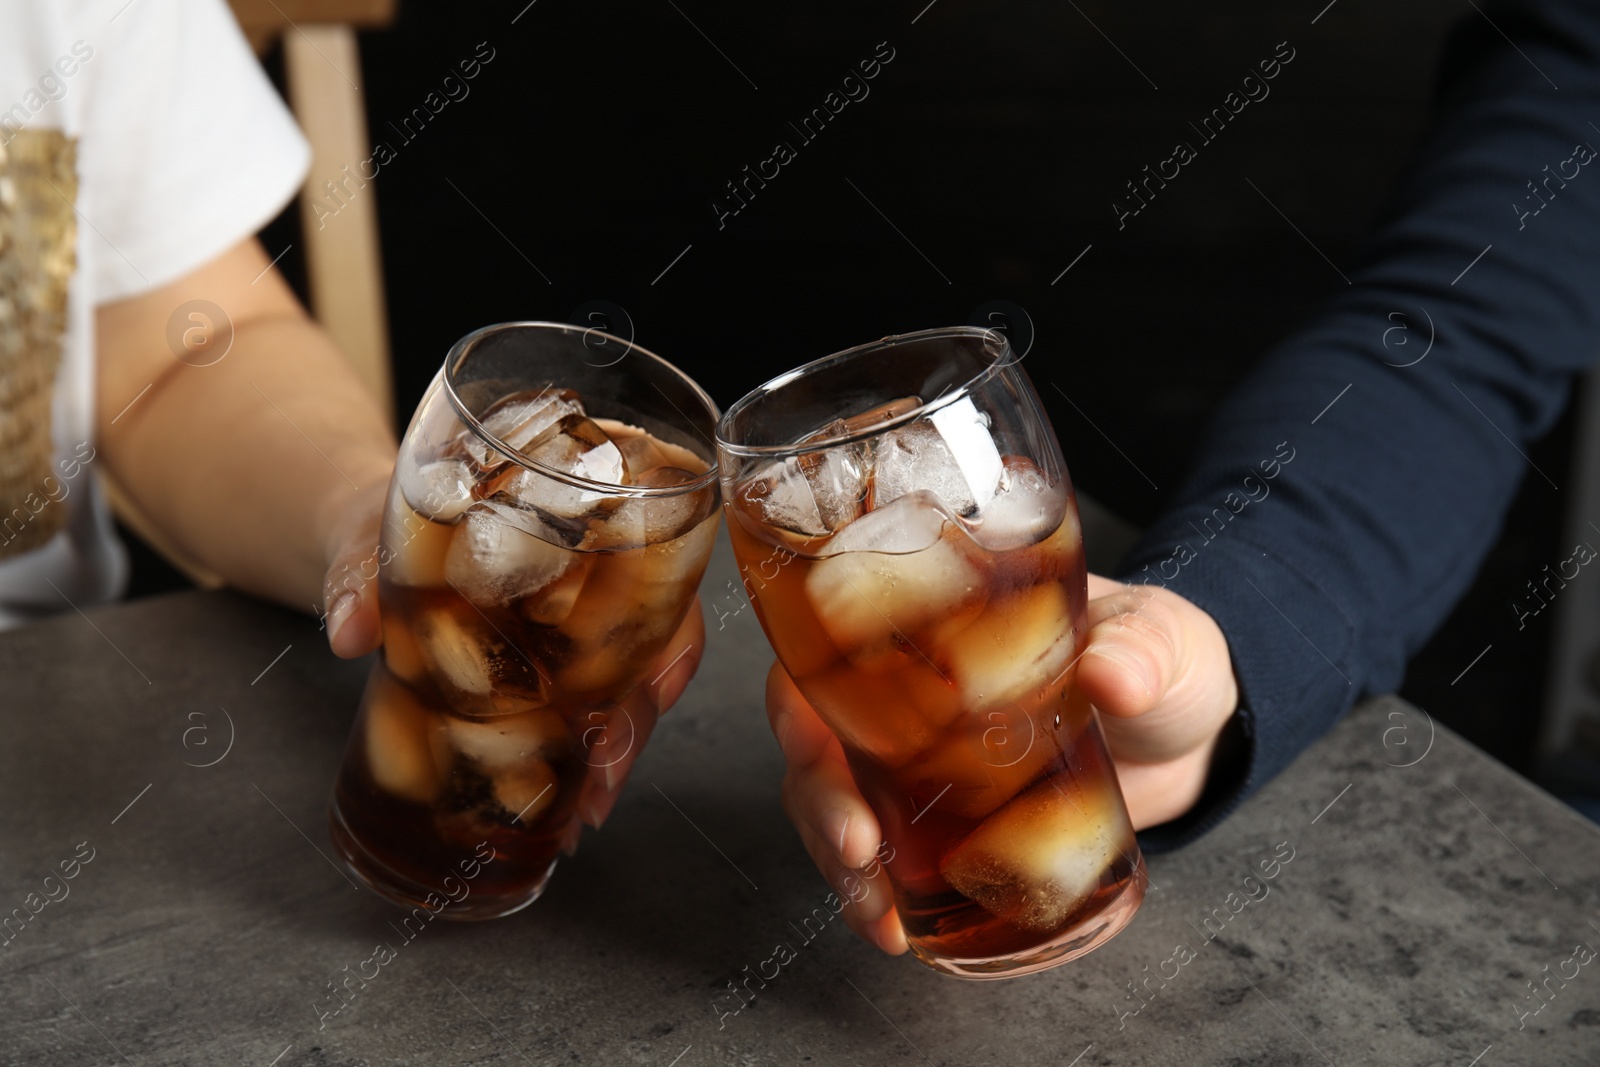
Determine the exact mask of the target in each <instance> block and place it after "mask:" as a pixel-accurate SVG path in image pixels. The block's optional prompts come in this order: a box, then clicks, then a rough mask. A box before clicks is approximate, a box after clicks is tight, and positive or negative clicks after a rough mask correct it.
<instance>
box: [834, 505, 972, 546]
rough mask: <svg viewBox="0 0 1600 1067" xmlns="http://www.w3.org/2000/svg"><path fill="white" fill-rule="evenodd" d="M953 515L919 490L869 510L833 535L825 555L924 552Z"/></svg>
mask: <svg viewBox="0 0 1600 1067" xmlns="http://www.w3.org/2000/svg"><path fill="white" fill-rule="evenodd" d="M949 522H950V520H949V518H948V516H946V515H945V513H944V510H943V509H942V508H941V507H940V506H939V502H938V500H936V499H935V498H934V496H933V494H932V493H928V492H916V493H911V494H909V495H907V496H903V497H901V498H900V499H898V500H896V501H895V502H894V503H893V504H889V505H886V506H884V507H881V508H878V509H876V510H874V511H871V512H868V513H867V514H866V515H863V516H862V517H861V518H859V519H857V520H856V521H855V522H852V523H851V524H850V525H848V526H846V527H845V528H844V529H842V530H840V531H839V532H838V533H837V534H835V535H834V536H833V539H832V540H830V541H829V542H828V543H827V545H826V546H824V548H823V554H825V555H829V556H832V555H837V554H838V553H840V552H887V553H891V554H894V555H904V554H906V553H908V552H920V551H922V550H923V549H925V548H928V547H929V546H931V545H933V544H934V543H935V542H937V541H938V540H939V539H940V537H942V536H944V535H945V533H946V527H947V526H948V525H949Z"/></svg>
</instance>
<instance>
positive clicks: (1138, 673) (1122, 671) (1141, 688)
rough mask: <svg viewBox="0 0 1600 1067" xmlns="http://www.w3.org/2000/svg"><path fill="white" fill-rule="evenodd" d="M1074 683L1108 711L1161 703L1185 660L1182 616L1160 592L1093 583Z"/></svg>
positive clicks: (1133, 711)
mask: <svg viewBox="0 0 1600 1067" xmlns="http://www.w3.org/2000/svg"><path fill="white" fill-rule="evenodd" d="M1090 588H1091V590H1092V591H1096V592H1101V591H1105V590H1109V592H1108V593H1107V594H1106V595H1103V596H1097V597H1095V598H1094V599H1092V600H1090V601H1089V606H1088V611H1087V619H1086V625H1087V626H1088V627H1089V633H1088V639H1087V641H1086V642H1085V645H1084V651H1083V655H1082V657H1081V658H1080V659H1079V661H1078V685H1079V687H1080V688H1082V690H1083V691H1084V693H1085V694H1086V695H1087V696H1088V697H1089V700H1090V702H1091V703H1093V704H1094V705H1095V707H1097V708H1099V709H1100V710H1101V712H1103V713H1104V714H1107V715H1113V716H1116V717H1117V718H1132V717H1135V716H1139V715H1143V714H1145V713H1147V712H1149V711H1150V710H1152V709H1153V708H1156V707H1158V706H1160V705H1161V703H1162V700H1163V698H1164V697H1165V696H1166V695H1167V691H1168V690H1169V689H1170V688H1171V687H1172V684H1173V682H1174V680H1175V676H1176V675H1177V673H1178V672H1179V670H1180V668H1181V666H1182V665H1183V661H1184V659H1185V656H1184V653H1185V652H1186V651H1187V649H1186V648H1185V647H1184V634H1183V627H1182V623H1181V620H1180V619H1179V618H1178V617H1177V614H1176V612H1174V610H1173V605H1172V604H1171V603H1169V602H1167V601H1166V600H1165V599H1164V598H1163V597H1162V595H1161V594H1162V593H1163V592H1164V591H1163V590H1160V589H1157V588H1155V587H1153V586H1141V585H1122V584H1120V583H1114V582H1104V583H1103V584H1100V583H1096V584H1094V585H1091V587H1090Z"/></svg>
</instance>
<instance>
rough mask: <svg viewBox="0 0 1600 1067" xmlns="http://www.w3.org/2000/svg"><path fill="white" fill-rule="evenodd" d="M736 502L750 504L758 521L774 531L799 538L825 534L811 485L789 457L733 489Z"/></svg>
mask: <svg viewBox="0 0 1600 1067" xmlns="http://www.w3.org/2000/svg"><path fill="white" fill-rule="evenodd" d="M737 496H738V498H739V499H740V500H742V501H744V502H745V503H746V504H748V505H750V507H751V510H752V512H753V513H754V514H756V515H759V516H760V518H761V521H762V522H763V523H765V524H766V525H768V526H771V527H774V528H776V529H778V530H786V531H788V532H790V533H794V534H799V535H800V536H802V537H807V538H810V537H821V536H823V535H824V534H826V533H827V532H828V524H827V523H825V522H823V521H822V512H821V511H820V510H818V508H817V499H816V497H815V496H814V495H813V494H812V492H811V483H810V482H808V481H806V476H805V473H804V472H803V471H802V470H801V469H800V464H799V462H798V461H797V460H795V459H794V458H793V457H790V458H788V459H782V460H776V461H774V462H772V463H769V464H767V465H766V466H765V467H763V468H761V470H760V471H759V472H757V473H756V474H755V475H754V476H753V477H751V478H749V479H748V480H746V481H745V482H744V483H743V484H742V485H741V486H740V487H739V489H738V490H737Z"/></svg>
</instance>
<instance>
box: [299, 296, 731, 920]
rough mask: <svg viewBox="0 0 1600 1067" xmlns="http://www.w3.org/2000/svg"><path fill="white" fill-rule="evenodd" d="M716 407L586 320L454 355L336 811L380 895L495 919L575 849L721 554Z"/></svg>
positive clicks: (474, 338) (416, 444) (383, 565)
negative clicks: (598, 786) (601, 777)
mask: <svg viewBox="0 0 1600 1067" xmlns="http://www.w3.org/2000/svg"><path fill="white" fill-rule="evenodd" d="M716 418H717V410H716V407H715V405H713V404H712V402H711V400H710V398H709V397H707V396H706V394H705V393H704V392H703V391H702V390H701V389H700V388H699V386H697V385H696V384H695V383H694V382H693V381H691V380H690V379H689V378H688V377H687V376H686V375H684V374H683V373H682V372H681V371H679V370H677V369H676V368H674V367H673V366H672V365H671V364H669V363H667V362H666V361H665V360H663V359H661V358H660V357H658V356H656V355H653V354H652V353H650V352H647V351H645V350H644V349H643V348H640V347H638V346H637V345H633V344H630V343H628V342H625V341H622V340H619V339H618V338H615V337H612V336H610V335H608V334H604V333H601V332H599V331H596V330H584V329H582V328H579V327H575V326H567V325H563V324H558V323H541V322H523V323H506V324H503V325H499V326H490V327H487V328H485V329H482V330H478V331H477V332H475V333H472V334H469V335H468V336H466V337H465V338H463V339H462V340H461V341H459V342H457V343H456V345H455V347H454V348H452V349H451V350H450V354H449V356H448V357H447V358H446V359H445V363H444V366H443V368H441V369H440V371H439V373H438V375H437V376H436V377H435V378H434V380H433V384H432V385H430V386H429V387H428V391H427V393H426V394H425V395H424V396H423V398H422V402H421V404H420V405H418V407H417V411H416V415H415V416H414V417H413V418H412V420H411V426H410V428H409V429H408V430H407V431H406V435H405V440H404V441H403V443H402V444H401V446H400V455H399V458H398V460H397V462H396V465H395V473H394V478H393V480H392V482H391V483H390V486H389V496H388V503H387V511H386V514H385V520H384V527H383V541H382V548H381V550H380V553H379V561H380V566H379V571H378V595H379V602H380V605H381V609H382V615H383V637H384V643H383V653H382V656H381V658H380V660H379V662H378V663H377V664H376V666H374V668H373V671H372V676H371V678H370V680H369V681H368V683H367V689H366V692H365V694H364V696H363V697H362V701H361V708H360V711H359V713H358V715H357V717H356V722H355V727H354V730H353V732H352V734H351V737H350V744H349V748H348V750H347V752H346V754H345V760H344V766H343V768H342V769H341V770H340V772H339V777H338V781H337V783H336V785H335V787H334V793H333V801H332V804H331V806H330V810H329V820H330V823H331V826H332V832H333V840H334V844H335V847H336V848H337V850H338V852H339V855H340V856H341V857H342V858H343V859H344V861H345V863H346V864H347V865H348V866H349V868H350V869H351V870H352V871H353V872H354V873H355V874H357V875H358V876H359V877H360V878H361V879H362V880H363V881H364V882H365V883H366V884H367V885H368V886H370V887H371V888H372V889H373V890H375V891H376V892H378V893H379V894H381V895H383V896H385V897H388V898H389V899H391V900H393V901H396V902H397V903H402V904H405V905H407V906H412V905H417V904H423V905H424V906H427V907H428V908H429V910H430V911H435V910H437V909H436V908H435V907H434V905H436V904H437V903H438V902H440V901H444V900H448V901H449V902H451V903H450V904H449V906H448V907H443V910H442V911H439V912H438V913H439V914H442V915H444V916H445V917H451V918H467V919H486V918H493V917H495V916H500V915H506V914H509V913H510V912H513V911H516V910H517V909H519V908H522V907H525V906H527V905H528V904H530V903H532V902H533V900H534V899H535V898H537V897H538V895H539V893H540V892H541V891H542V889H543V888H544V885H545V883H546V880H547V879H548V878H549V876H550V872H551V870H552V869H553V868H554V866H555V862H556V856H557V851H558V850H559V849H561V848H562V847H563V846H564V847H566V848H567V850H568V851H569V852H570V851H571V850H572V849H573V848H574V847H575V846H576V843H577V838H578V835H579V833H580V825H579V822H578V818H577V811H576V805H577V801H578V798H579V796H580V793H581V790H582V789H583V787H584V784H585V781H586V780H587V779H589V778H590V777H592V776H594V775H595V768H600V767H604V766H606V765H609V764H614V763H615V762H616V761H618V760H621V759H623V758H625V757H626V756H627V754H628V752H629V751H630V749H631V748H632V746H634V745H635V744H638V743H642V741H643V734H642V732H641V733H640V734H639V735H637V736H636V735H635V733H634V728H635V723H634V717H633V716H632V715H631V714H630V713H629V711H628V703H629V694H630V693H632V692H633V691H634V689H635V687H636V686H637V685H638V684H639V683H640V682H641V681H642V680H643V679H642V677H641V675H642V672H643V671H644V670H645V668H646V665H647V664H648V663H649V662H650V661H651V660H652V658H653V657H655V656H656V655H657V653H659V652H661V651H662V649H663V648H664V646H665V645H666V642H667V641H668V640H669V639H670V637H671V636H672V634H673V633H674V631H676V630H677V628H678V625H679V624H680V623H681V622H682V621H683V618H684V616H685V614H686V613H687V611H688V610H689V607H690V604H691V603H692V601H693V599H694V593H695V588H696V587H697V586H698V585H699V582H700V576H701V574H702V572H703V571H704V570H705V566H706V561H707V559H708V558H709V556H710V553H711V545H712V541H713V540H714V539H715V537H716V527H717V516H718V511H719V509H718V507H717V500H718V493H717V483H716V478H717V471H716V465H715V457H714V451H713V446H712V443H711V442H712V433H713V431H714V428H715V425H716ZM638 725H639V728H640V730H641V731H642V730H643V729H644V728H645V727H646V724H645V723H640V724H638ZM452 887H454V888H452ZM441 893H442V894H443V895H442V896H441Z"/></svg>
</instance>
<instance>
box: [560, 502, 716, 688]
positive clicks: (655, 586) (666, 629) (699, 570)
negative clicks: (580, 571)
mask: <svg viewBox="0 0 1600 1067" xmlns="http://www.w3.org/2000/svg"><path fill="white" fill-rule="evenodd" d="M716 536H717V524H716V523H715V522H714V521H711V522H701V523H700V524H698V525H697V526H695V527H694V528H693V529H692V530H691V531H690V532H689V533H688V534H686V535H684V536H682V537H679V538H676V539H675V540H672V541H665V542H662V543H659V544H651V545H647V546H645V547H644V548H635V549H629V550H627V551H625V552H596V553H593V556H594V564H593V569H592V570H591V571H590V573H589V578H588V580H587V581H586V582H585V583H584V587H583V595H582V596H580V597H579V598H578V601H577V603H576V604H575V605H574V606H573V609H572V612H571V614H570V615H568V617H567V618H566V620H565V621H564V622H563V623H562V624H561V628H560V631H559V632H560V633H561V634H564V635H566V637H568V638H569V639H570V640H571V642H572V654H573V658H572V659H571V661H570V662H569V663H568V664H567V665H566V666H564V667H563V668H562V669H561V670H560V672H558V673H557V675H556V679H555V680H556V682H557V683H559V684H560V685H561V686H562V688H563V689H564V690H566V691H569V692H574V693H585V694H590V695H595V699H599V698H600V697H599V696H598V695H597V694H605V693H608V692H612V691H614V690H617V689H619V688H623V687H625V685H626V684H627V683H629V682H630V680H631V679H633V678H635V677H636V676H637V675H638V673H639V672H640V671H641V670H642V669H643V667H644V665H645V662H646V661H647V660H648V659H649V657H651V656H653V655H655V654H656V653H657V652H658V651H660V650H661V648H662V647H664V646H665V644H666V642H667V640H668V639H669V638H670V637H671V636H672V633H673V631H674V630H675V629H676V628H677V626H678V624H679V622H680V621H681V620H682V618H683V615H684V612H685V610H686V609H687V608H688V605H689V602H690V601H691V600H692V599H693V597H694V591H695V588H696V587H697V586H698V585H699V584H700V576H701V575H702V574H703V573H704V572H705V567H706V560H707V559H708V558H709V556H710V555H711V545H712V542H713V541H715V540H716ZM618 695H620V693H619V694H618Z"/></svg>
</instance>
